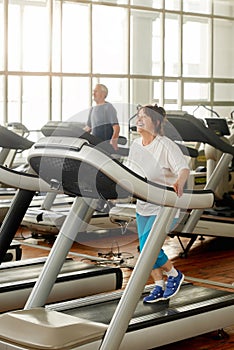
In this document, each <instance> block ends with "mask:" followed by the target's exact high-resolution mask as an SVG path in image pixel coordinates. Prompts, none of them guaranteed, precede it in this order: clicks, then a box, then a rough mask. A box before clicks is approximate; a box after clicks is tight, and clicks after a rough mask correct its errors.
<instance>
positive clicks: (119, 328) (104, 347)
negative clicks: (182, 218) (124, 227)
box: [99, 207, 175, 350]
mask: <svg viewBox="0 0 234 350" xmlns="http://www.w3.org/2000/svg"><path fill="white" fill-rule="evenodd" d="M174 214H175V212H174V208H168V207H165V208H163V209H162V211H161V213H160V216H158V217H157V219H156V220H155V222H154V225H153V227H152V229H151V231H150V234H149V237H148V239H147V241H146V244H145V246H144V248H143V250H142V252H141V254H140V256H139V258H138V260H137V264H136V266H135V268H134V271H133V273H132V275H131V278H130V279H129V282H128V284H127V287H126V288H125V290H124V293H123V295H122V298H121V299H120V302H119V304H118V306H117V308H116V310H115V313H114V315H113V317H112V320H111V322H110V325H109V327H108V329H107V332H106V335H105V337H104V339H103V342H102V344H101V346H100V348H99V350H110V349H111V350H118V349H119V346H120V344H121V341H122V339H123V337H124V334H125V332H126V330H127V327H128V324H129V322H130V320H131V317H132V315H133V313H134V310H135V309H136V305H137V303H138V301H139V299H140V296H141V294H142V291H143V289H144V286H145V284H146V282H147V280H148V278H149V275H150V272H151V270H152V267H153V265H154V262H155V260H156V257H157V256H158V254H159V251H160V249H161V247H162V245H163V243H164V241H165V238H166V235H167V227H168V224H169V223H170V224H171V222H172V220H173V218H174Z"/></svg>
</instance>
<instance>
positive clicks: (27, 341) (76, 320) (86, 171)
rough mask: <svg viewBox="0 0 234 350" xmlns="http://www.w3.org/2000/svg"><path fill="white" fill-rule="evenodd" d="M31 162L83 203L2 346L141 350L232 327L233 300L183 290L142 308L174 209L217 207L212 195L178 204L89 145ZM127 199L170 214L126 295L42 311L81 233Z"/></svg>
mask: <svg viewBox="0 0 234 350" xmlns="http://www.w3.org/2000/svg"><path fill="white" fill-rule="evenodd" d="M29 162H30V165H31V167H32V168H33V169H34V171H35V172H36V173H38V174H40V176H41V177H42V179H43V180H44V181H46V182H48V184H50V183H51V179H53V183H56V184H57V188H59V189H60V190H63V191H64V192H65V193H69V194H73V195H75V196H77V197H76V198H75V200H74V202H73V204H72V208H71V211H70V212H69V215H68V217H67V219H66V220H65V222H64V224H63V226H62V228H61V230H60V232H59V235H58V237H57V239H56V241H55V243H54V245H53V248H52V250H51V253H50V255H49V257H48V259H47V261H46V263H45V265H44V268H43V270H42V272H41V274H40V276H39V278H38V280H37V282H36V284H35V286H34V288H33V291H32V293H31V295H30V297H29V299H28V301H27V303H26V305H25V309H24V310H19V311H16V312H9V313H5V314H3V315H1V316H0V344H1V345H3V346H5V348H6V349H7V350H12V349H14V350H16V349H27V350H29V349H30V350H31V349H39V348H40V349H57V350H60V349H61V350H62V349H63V350H68V349H69V350H77V349H80V350H81V349H82V350H85V349H86V350H88V349H92V350H94V349H101V350H109V349H112V350H117V349H120V350H124V349H125V350H126V349H131V348H134V349H138V350H143V349H149V348H153V347H156V346H160V345H164V344H167V343H171V342H173V341H178V340H181V339H184V338H188V337H191V336H195V335H198V334H201V333H205V332H209V331H211V330H214V329H217V328H222V327H225V326H228V325H231V324H232V323H233V311H234V305H233V304H234V294H233V293H227V292H220V291H217V290H210V289H207V288H200V287H195V286H193V285H185V286H184V287H183V288H182V291H181V292H180V293H178V297H177V296H176V297H175V298H174V299H173V302H170V303H169V305H168V303H167V302H166V303H164V302H163V303H157V305H148V306H145V307H144V308H143V307H142V305H141V303H142V302H141V301H140V302H139V299H140V298H141V295H142V291H143V289H144V286H145V284H146V280H147V279H148V276H149V274H150V271H151V268H152V266H153V263H154V260H155V256H156V255H157V254H158V253H159V250H160V248H161V246H162V245H163V242H164V240H165V237H166V234H167V233H168V229H169V227H170V224H171V222H172V220H173V218H174V214H175V209H176V208H181V209H192V208H197V209H204V208H209V207H212V205H213V202H214V195H213V193H212V191H210V190H204V191H190V190H185V192H184V194H183V196H182V197H180V198H178V197H177V196H176V194H175V192H174V191H173V190H172V189H171V188H165V187H163V186H159V185H157V184H155V183H151V182H149V181H147V179H144V178H142V177H140V176H138V175H136V174H134V173H133V172H132V171H130V170H128V169H127V168H126V167H125V166H124V165H123V164H121V163H119V162H118V161H116V160H115V159H113V158H112V157H111V156H110V155H108V154H105V153H104V152H102V151H100V150H99V149H97V148H96V147H93V146H91V145H90V144H89V142H88V141H87V140H85V139H73V138H51V139H50V140H46V139H44V140H41V141H39V142H38V143H37V144H36V145H35V146H34V149H33V150H32V152H31V153H30V155H29ZM128 196H131V197H134V198H140V199H143V200H147V201H151V202H152V203H155V204H160V205H162V206H164V208H163V211H162V215H161V216H160V217H158V218H157V220H156V222H155V224H154V225H153V228H152V230H151V233H150V235H149V238H148V240H147V243H146V245H145V247H144V254H140V256H139V258H138V261H137V264H136V266H135V269H134V271H133V273H132V276H131V278H130V280H129V283H128V285H127V287H126V289H125V290H124V292H123V293H122V295H121V294H119V295H115V293H108V294H106V295H102V296H101V297H100V298H99V299H98V300H97V302H96V303H95V302H92V301H91V300H90V299H86V298H84V299H83V300H82V299H81V300H77V301H71V302H67V303H65V304H63V305H62V304H60V303H59V305H56V306H55V307H54V308H53V309H51V308H49V307H44V305H45V303H46V299H47V296H48V294H49V293H50V290H51V288H52V287H53V284H54V281H55V280H56V276H57V274H58V273H59V271H60V268H61V266H62V264H63V262H64V260H65V258H66V256H67V253H68V251H69V250H70V247H71V244H72V242H73V240H75V239H76V237H77V232H82V231H83V230H84V228H85V227H86V226H87V223H88V222H89V220H90V219H91V217H92V214H93V212H94V210H95V208H96V205H97V201H98V200H99V199H100V198H101V199H108V198H111V199H116V198H126V197H128ZM152 233H153V234H152ZM191 293H192V295H193V298H191ZM191 299H193V301H191ZM77 303H78V304H77ZM139 303H140V304H139ZM68 304H69V305H68ZM68 309H69V310H68ZM134 310H135V313H134ZM140 310H144V311H143V312H142V311H141V312H140ZM133 314H134V315H133ZM19 324H20V328H19ZM128 325H129V326H128ZM32 329H33V332H32ZM164 330H166V331H165V332H164Z"/></svg>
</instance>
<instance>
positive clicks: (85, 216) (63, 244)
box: [25, 197, 97, 309]
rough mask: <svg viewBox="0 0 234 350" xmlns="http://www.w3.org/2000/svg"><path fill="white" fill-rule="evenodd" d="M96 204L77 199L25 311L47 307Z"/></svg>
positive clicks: (94, 201) (87, 199) (88, 200)
mask: <svg viewBox="0 0 234 350" xmlns="http://www.w3.org/2000/svg"><path fill="white" fill-rule="evenodd" d="M96 202H97V200H95V199H91V198H83V197H77V198H75V200H74V202H73V204H72V208H71V210H70V212H69V214H68V216H67V218H66V220H65V221H64V223H63V225H62V227H61V230H60V232H59V234H58V236H57V238H56V241H55V243H54V245H53V247H52V249H51V251H50V254H49V256H48V258H47V260H46V263H45V265H44V267H43V269H42V271H41V274H40V276H39V278H38V280H37V282H36V283H35V285H34V288H33V290H32V292H31V294H30V296H29V298H28V300H27V302H26V305H25V309H31V308H33V307H40V306H43V305H45V303H46V300H47V298H48V296H49V294H50V291H51V289H52V288H53V285H54V283H55V281H56V278H57V276H58V274H59V272H60V270H61V267H62V265H63V263H64V261H65V259H66V257H67V254H68V253H69V250H70V249H71V246H72V244H73V242H74V240H75V239H76V237H77V234H78V232H83V231H84V230H85V229H86V227H87V224H88V223H89V221H90V219H91V217H92V215H93V212H94V210H95V208H96V206H95V205H96Z"/></svg>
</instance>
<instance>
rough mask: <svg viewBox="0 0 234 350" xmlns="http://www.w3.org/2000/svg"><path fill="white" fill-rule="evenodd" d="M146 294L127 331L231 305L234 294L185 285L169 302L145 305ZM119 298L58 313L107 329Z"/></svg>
mask: <svg viewBox="0 0 234 350" xmlns="http://www.w3.org/2000/svg"><path fill="white" fill-rule="evenodd" d="M147 293H148V292H147ZM147 293H143V294H142V297H141V299H140V300H139V302H138V304H137V307H136V310H135V312H134V314H133V317H132V319H131V321H130V325H129V328H128V331H132V330H135V329H139V328H144V327H149V326H150V325H156V324H162V323H166V322H169V321H171V320H175V319H179V318H183V317H189V316H191V315H194V314H197V313H204V312H206V311H210V310H213V309H218V308H221V307H223V306H226V305H233V304H234V293H230V292H229V293H228V292H225V291H221V290H215V289H210V288H204V287H197V286H193V285H192V284H190V283H184V284H183V285H182V287H181V289H180V291H179V293H178V294H177V295H176V296H175V297H174V298H172V299H171V300H170V302H169V301H168V300H165V301H160V302H157V303H152V304H145V303H143V301H142V299H143V297H144V296H145V295H146V294H147ZM117 294H118V293H116V295H117ZM119 298H120V296H119V297H117V298H113V300H108V301H103V302H102V301H101V302H100V301H98V300H97V301H96V303H95V302H92V303H88V304H89V305H86V306H78V307H74V305H73V307H71V308H69V309H63V310H61V311H62V312H64V313H66V314H69V315H73V316H76V317H80V318H84V319H87V320H90V321H95V322H101V323H104V324H107V325H108V324H109V323H110V320H111V318H112V316H113V314H114V311H115V309H116V307H117V304H118V302H119ZM98 299H99V298H98ZM99 300H100V299H99ZM83 305H84V303H83ZM58 311H60V310H58Z"/></svg>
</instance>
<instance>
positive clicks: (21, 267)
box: [0, 133, 122, 312]
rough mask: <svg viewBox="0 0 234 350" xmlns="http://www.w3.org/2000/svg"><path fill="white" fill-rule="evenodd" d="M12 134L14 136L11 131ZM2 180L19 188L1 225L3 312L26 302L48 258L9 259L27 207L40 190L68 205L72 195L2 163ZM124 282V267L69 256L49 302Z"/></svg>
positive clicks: (0, 309)
mask: <svg viewBox="0 0 234 350" xmlns="http://www.w3.org/2000/svg"><path fill="white" fill-rule="evenodd" d="M10 136H12V134H11V133H10ZM16 136H17V135H16ZM0 181H1V183H2V184H6V185H7V186H10V187H12V188H18V190H16V194H15V196H14V198H13V200H12V202H11V205H10V206H9V210H8V214H7V216H6V217H5V218H4V220H3V223H2V226H1V228H0V261H1V262H2V263H3V264H2V265H1V266H0V274H1V277H0V312H3V311H8V310H13V309H18V308H21V307H23V306H24V304H25V302H26V300H27V298H28V296H29V294H30V292H31V290H32V288H33V286H34V284H35V281H36V279H37V277H38V275H39V274H40V272H41V270H42V268H43V265H44V263H45V261H46V258H35V259H27V260H19V259H20V257H21V256H20V257H19V254H18V255H17V258H18V259H17V261H11V262H6V256H8V255H9V252H10V251H12V249H13V248H14V249H15V244H16V242H15V241H14V236H15V234H16V232H17V230H18V228H19V226H20V224H21V222H22V219H23V217H24V215H25V212H26V210H27V209H28V207H29V205H33V204H32V203H33V200H34V198H35V194H36V193H37V192H43V193H47V192H48V193H50V194H52V197H53V196H54V198H55V197H56V196H57V194H59V196H60V197H59V198H60V202H61V198H63V204H64V205H66V198H64V197H68V196H67V195H65V194H63V193H62V192H61V191H57V189H56V186H55V188H53V187H52V188H51V186H48V185H47V184H46V183H45V182H43V181H41V180H40V179H39V178H38V176H37V175H35V174H29V173H25V172H19V171H16V170H13V169H9V168H7V167H4V166H0ZM56 200H57V198H55V202H54V205H56V204H57V202H56ZM58 201H59V199H58ZM70 203H71V200H70V199H69V203H67V204H69V205H70ZM17 243H18V242H17ZM84 258H88V256H86V257H85V256H84ZM89 258H90V257H89ZM100 260H101V259H100ZM78 282H79V286H80V285H82V288H81V289H80V288H79V289H78V288H77V283H78ZM121 286H122V271H121V269H120V268H115V267H106V266H105V267H103V266H97V265H94V264H92V265H91V264H88V263H83V262H78V261H75V260H73V259H67V260H66V261H65V262H64V266H63V268H62V270H61V273H60V274H59V276H58V278H57V280H56V284H55V286H54V290H53V291H52V292H51V294H50V296H49V297H48V302H56V301H58V300H62V299H63V300H67V299H71V298H77V297H81V296H82V297H83V296H87V295H91V294H94V293H95V294H96V293H103V292H107V291H110V290H116V289H119V288H121Z"/></svg>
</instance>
